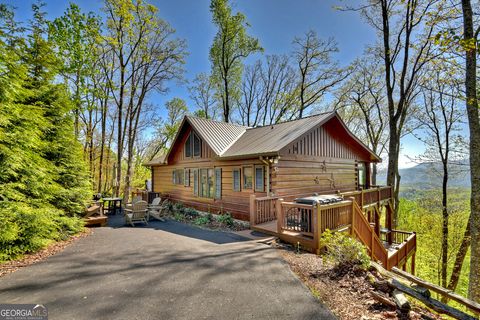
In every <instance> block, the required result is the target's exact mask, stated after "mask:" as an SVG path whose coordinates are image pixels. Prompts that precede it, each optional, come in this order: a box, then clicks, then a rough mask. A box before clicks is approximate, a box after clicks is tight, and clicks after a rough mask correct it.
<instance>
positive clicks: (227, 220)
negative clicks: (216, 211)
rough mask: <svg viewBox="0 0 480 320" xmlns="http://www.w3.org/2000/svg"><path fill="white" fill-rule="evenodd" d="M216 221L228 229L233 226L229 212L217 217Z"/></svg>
mask: <svg viewBox="0 0 480 320" xmlns="http://www.w3.org/2000/svg"><path fill="white" fill-rule="evenodd" d="M217 221H218V222H219V223H221V224H223V225H226V226H229V227H233V224H234V221H233V218H232V215H231V214H230V213H229V212H227V213H225V214H221V215H219V216H218V217H217Z"/></svg>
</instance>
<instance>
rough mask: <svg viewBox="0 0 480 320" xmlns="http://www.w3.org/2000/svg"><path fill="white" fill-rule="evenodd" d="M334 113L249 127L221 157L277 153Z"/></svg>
mask: <svg viewBox="0 0 480 320" xmlns="http://www.w3.org/2000/svg"><path fill="white" fill-rule="evenodd" d="M334 115H335V112H328V113H322V114H318V115H314V116H310V117H305V118H302V119H298V120H293V121H287V122H283V123H279V124H275V125H268V126H264V127H256V128H248V129H247V130H246V131H245V133H244V134H243V135H242V136H241V137H240V138H239V139H238V140H237V141H236V142H235V143H234V144H233V145H232V146H231V147H230V148H228V150H226V151H225V152H224V153H223V154H221V157H222V158H223V157H225V158H227V157H239V156H248V155H259V154H271V153H277V152H279V151H280V150H281V149H282V148H283V147H285V146H286V145H288V144H289V143H290V142H293V141H294V140H295V139H297V138H298V137H300V136H301V135H303V134H304V133H306V132H307V131H309V130H311V129H312V128H314V127H315V126H317V125H320V124H322V123H323V122H325V121H326V120H328V119H330V118H331V117H333V116H334Z"/></svg>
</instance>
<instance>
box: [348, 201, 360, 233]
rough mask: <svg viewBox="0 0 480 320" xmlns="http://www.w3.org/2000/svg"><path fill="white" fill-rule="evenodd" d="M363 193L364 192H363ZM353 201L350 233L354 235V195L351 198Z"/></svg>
mask: <svg viewBox="0 0 480 320" xmlns="http://www.w3.org/2000/svg"><path fill="white" fill-rule="evenodd" d="M362 194H363V192H362ZM350 200H351V201H352V227H351V228H350V234H351V235H352V236H353V235H354V234H355V232H354V226H355V198H354V197H352V198H350Z"/></svg>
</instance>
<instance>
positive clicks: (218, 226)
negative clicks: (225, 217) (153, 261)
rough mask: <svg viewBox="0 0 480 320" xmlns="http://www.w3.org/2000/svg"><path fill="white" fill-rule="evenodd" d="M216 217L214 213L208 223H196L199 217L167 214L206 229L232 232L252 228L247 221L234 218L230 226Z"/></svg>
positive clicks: (168, 216)
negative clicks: (180, 216)
mask: <svg viewBox="0 0 480 320" xmlns="http://www.w3.org/2000/svg"><path fill="white" fill-rule="evenodd" d="M205 215H206V214H202V215H201V216H205ZM215 217H216V215H213V219H212V220H210V221H209V222H208V223H206V224H196V223H195V220H196V219H197V217H195V218H190V217H187V216H182V218H181V219H179V216H175V215H174V214H171V213H170V214H168V215H166V218H168V219H172V220H175V221H178V222H183V223H187V224H190V225H193V226H197V227H200V228H205V229H209V230H215V231H224V232H232V231H242V230H246V229H249V228H250V227H249V225H248V224H247V223H243V222H240V221H238V220H234V222H233V225H232V226H229V225H226V224H224V223H220V222H218V221H217V220H216V218H215Z"/></svg>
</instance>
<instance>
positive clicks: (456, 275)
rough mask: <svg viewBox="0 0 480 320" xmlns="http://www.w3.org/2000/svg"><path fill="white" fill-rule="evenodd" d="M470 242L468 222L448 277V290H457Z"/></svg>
mask: <svg viewBox="0 0 480 320" xmlns="http://www.w3.org/2000/svg"><path fill="white" fill-rule="evenodd" d="M470 241H471V238H470V222H468V223H467V227H466V228H465V233H464V235H463V239H462V243H461V244H460V248H459V249H458V251H457V256H456V257H455V263H454V265H453V269H452V275H451V276H450V283H449V284H448V287H447V289H448V290H452V291H455V289H456V288H457V284H458V280H459V279H460V274H461V273H462V267H463V261H464V260H465V256H466V255H467V251H468V248H469V247H470Z"/></svg>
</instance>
